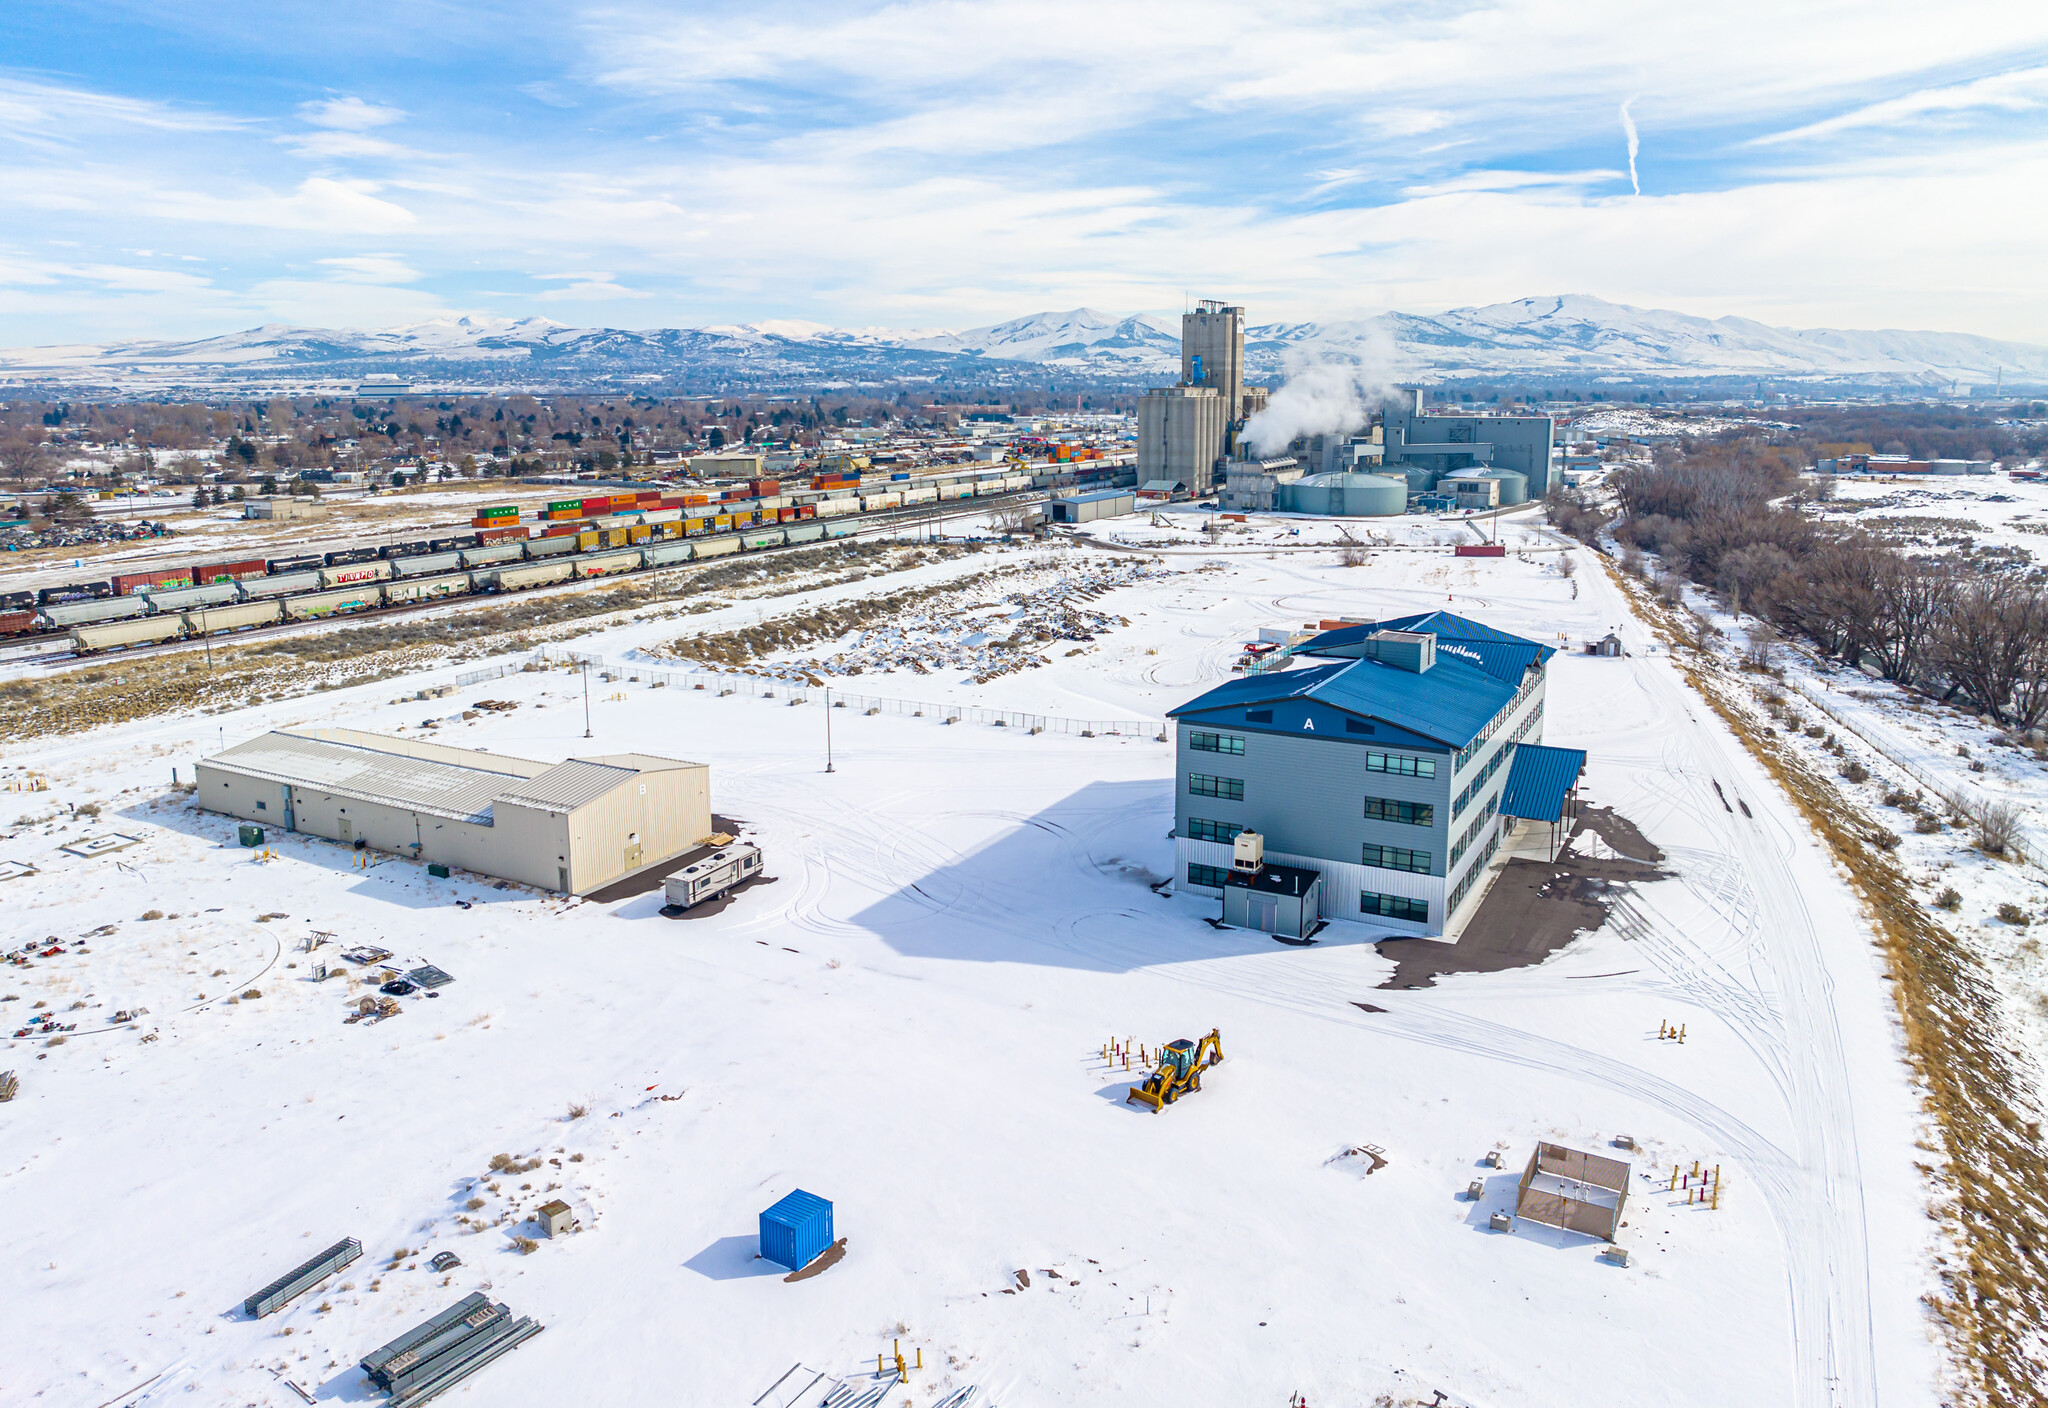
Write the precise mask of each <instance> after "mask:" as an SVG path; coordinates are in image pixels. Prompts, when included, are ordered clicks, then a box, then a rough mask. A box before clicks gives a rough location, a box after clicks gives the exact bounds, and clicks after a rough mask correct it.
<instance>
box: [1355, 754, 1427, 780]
mask: <svg viewBox="0 0 2048 1408" xmlns="http://www.w3.org/2000/svg"><path fill="white" fill-rule="evenodd" d="M1365 770H1366V771H1367V772H1384V773H1391V774H1393V775H1394V776H1397V777H1435V776H1436V759H1435V758H1411V757H1409V756H1408V755H1407V754H1406V753H1367V754H1366V755H1365Z"/></svg>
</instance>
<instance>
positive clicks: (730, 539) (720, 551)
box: [693, 534, 740, 557]
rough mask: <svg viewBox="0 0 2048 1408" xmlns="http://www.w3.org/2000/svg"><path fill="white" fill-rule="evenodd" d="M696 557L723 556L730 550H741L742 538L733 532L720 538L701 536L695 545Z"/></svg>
mask: <svg viewBox="0 0 2048 1408" xmlns="http://www.w3.org/2000/svg"><path fill="white" fill-rule="evenodd" d="M693 546H694V547H695V548H696V552H695V553H694V554H693V555H694V556H696V557H723V556H725V555H726V554H727V553H729V552H738V551H739V550H740V540H739V539H738V538H737V537H735V536H733V535H732V534H726V535H725V536H723V537H718V538H699V539H698V540H697V542H696V543H695V544H694V545H693Z"/></svg>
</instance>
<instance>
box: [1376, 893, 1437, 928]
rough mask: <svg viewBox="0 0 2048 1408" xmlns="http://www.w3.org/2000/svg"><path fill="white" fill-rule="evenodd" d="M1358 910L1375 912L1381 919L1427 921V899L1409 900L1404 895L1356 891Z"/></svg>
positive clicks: (1425, 922) (1420, 922) (1411, 921)
mask: <svg viewBox="0 0 2048 1408" xmlns="http://www.w3.org/2000/svg"><path fill="white" fill-rule="evenodd" d="M1358 912H1359V913H1360V914H1376V915H1378V916H1379V917H1380V918H1382V919H1406V920H1408V921H1409V922H1410V923H1414V924H1427V923H1428V922H1429V901H1428V900H1411V899H1409V898H1408V897H1407V896H1406V895H1376V894H1374V893H1373V892H1372V891H1371V890H1361V891H1359V892H1358Z"/></svg>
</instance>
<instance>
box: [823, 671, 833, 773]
mask: <svg viewBox="0 0 2048 1408" xmlns="http://www.w3.org/2000/svg"><path fill="white" fill-rule="evenodd" d="M825 771H826V772H830V771H832V687H831V686H830V685H827V686H826V687H825Z"/></svg>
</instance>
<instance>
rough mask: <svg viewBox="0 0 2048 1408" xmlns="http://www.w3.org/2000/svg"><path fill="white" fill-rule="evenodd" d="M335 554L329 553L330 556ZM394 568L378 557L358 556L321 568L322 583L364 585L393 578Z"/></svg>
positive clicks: (325, 584)
mask: <svg viewBox="0 0 2048 1408" xmlns="http://www.w3.org/2000/svg"><path fill="white" fill-rule="evenodd" d="M334 555H335V554H333V553H329V554H328V556H329V557H333V556H334ZM393 573H394V569H393V567H392V565H391V564H390V563H389V562H386V561H382V560H380V559H378V558H357V559H356V560H354V561H352V562H340V563H335V564H333V565H332V566H328V567H323V568H321V569H320V585H321V586H323V587H328V588H333V587H362V586H367V585H370V584H372V583H375V582H388V581H390V580H391V578H392V576H393Z"/></svg>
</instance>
